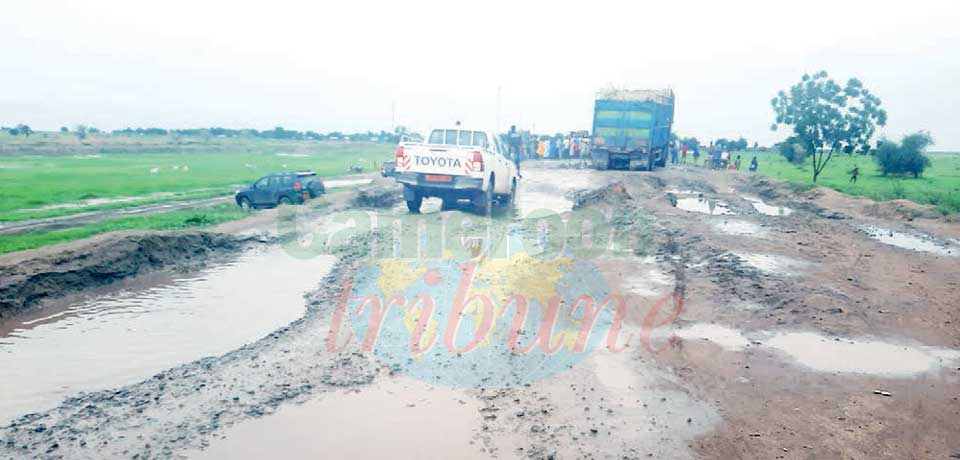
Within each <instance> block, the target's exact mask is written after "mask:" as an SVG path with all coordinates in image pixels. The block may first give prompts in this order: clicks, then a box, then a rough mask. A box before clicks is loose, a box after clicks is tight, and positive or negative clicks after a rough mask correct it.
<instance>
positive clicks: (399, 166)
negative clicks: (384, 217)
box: [395, 126, 518, 215]
mask: <svg viewBox="0 0 960 460" xmlns="http://www.w3.org/2000/svg"><path fill="white" fill-rule="evenodd" d="M426 139H427V141H426V142H423V143H412V142H401V143H400V145H399V146H398V147H397V151H396V153H395V157H396V180H397V182H399V183H401V184H403V198H404V200H405V201H406V202H407V209H409V210H410V212H414V213H415V212H420V205H421V204H422V203H423V199H424V198H426V197H439V198H440V199H442V200H443V208H444V209H449V208H451V207H452V206H453V204H454V202H456V201H457V200H470V202H471V203H472V204H473V205H474V207H475V208H477V209H478V211H480V212H482V213H484V214H487V215H489V214H490V212H491V210H492V207H493V206H494V205H495V204H508V203H510V202H512V201H513V199H514V196H515V195H516V193H517V181H518V173H517V167H516V165H514V163H513V161H512V160H510V159H509V157H508V153H507V148H506V146H505V145H504V144H503V143H502V142H501V140H500V137H499V136H497V135H496V133H494V132H492V131H474V130H469V129H464V128H462V127H459V126H458V127H455V128H450V129H434V130H433V131H431V132H430V135H429V136H427V138H426Z"/></svg>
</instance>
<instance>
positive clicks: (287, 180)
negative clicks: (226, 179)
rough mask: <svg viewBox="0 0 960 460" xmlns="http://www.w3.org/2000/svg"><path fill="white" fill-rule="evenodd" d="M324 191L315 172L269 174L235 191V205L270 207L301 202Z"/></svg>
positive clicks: (245, 207)
mask: <svg viewBox="0 0 960 460" xmlns="http://www.w3.org/2000/svg"><path fill="white" fill-rule="evenodd" d="M323 192H324V186H323V182H322V181H320V179H318V178H317V173H315V172H289V173H276V174H269V175H266V176H263V177H261V178H260V179H257V181H256V182H254V183H253V185H251V186H250V187H247V188H245V189H243V190H240V191H238V192H237V195H236V197H235V199H236V200H237V206H240V207H241V208H244V209H251V208H272V207H274V206H278V205H281V204H303V202H304V201H306V200H307V199H308V198H314V197H316V196H318V195H320V194H322V193H323Z"/></svg>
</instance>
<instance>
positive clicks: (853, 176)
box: [848, 165, 860, 184]
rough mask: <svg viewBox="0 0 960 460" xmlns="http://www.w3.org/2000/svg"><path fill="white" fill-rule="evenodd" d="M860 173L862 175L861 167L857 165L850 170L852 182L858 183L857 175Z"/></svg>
mask: <svg viewBox="0 0 960 460" xmlns="http://www.w3.org/2000/svg"><path fill="white" fill-rule="evenodd" d="M859 175H860V168H859V167H858V166H857V165H853V169H852V170H851V171H850V182H853V183H854V184H856V183H857V176H859ZM848 183H849V182H848Z"/></svg>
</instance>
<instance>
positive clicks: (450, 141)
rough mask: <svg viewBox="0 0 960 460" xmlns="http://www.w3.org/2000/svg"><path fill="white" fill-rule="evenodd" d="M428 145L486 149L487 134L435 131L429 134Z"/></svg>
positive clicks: (464, 131) (447, 130) (456, 130)
mask: <svg viewBox="0 0 960 460" xmlns="http://www.w3.org/2000/svg"><path fill="white" fill-rule="evenodd" d="M428 142H429V143H430V144H443V145H463V146H471V147H486V146H487V145H488V143H487V133H484V132H482V131H467V130H460V129H435V130H433V131H432V132H431V133H430V139H429V141H428Z"/></svg>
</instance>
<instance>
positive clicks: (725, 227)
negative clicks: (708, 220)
mask: <svg viewBox="0 0 960 460" xmlns="http://www.w3.org/2000/svg"><path fill="white" fill-rule="evenodd" d="M714 227H716V229H717V231H719V232H720V233H725V234H727V235H738V236H739V235H750V236H761V235H763V234H764V233H765V232H764V230H763V227H761V226H760V225H758V224H755V223H753V222H748V221H745V220H730V219H728V220H724V221H722V222H716V223H714Z"/></svg>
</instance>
